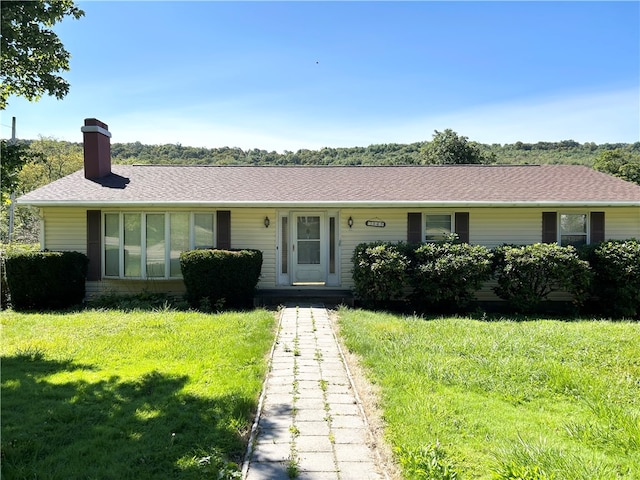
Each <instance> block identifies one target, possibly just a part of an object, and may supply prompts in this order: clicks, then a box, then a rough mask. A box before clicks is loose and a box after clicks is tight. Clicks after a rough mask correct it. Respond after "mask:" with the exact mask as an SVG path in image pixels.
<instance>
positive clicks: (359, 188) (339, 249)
mask: <svg viewBox="0 0 640 480" xmlns="http://www.w3.org/2000/svg"><path fill="white" fill-rule="evenodd" d="M82 132H83V134H84V152H85V153H84V155H85V158H84V170H83V171H78V172H76V173H73V174H71V175H69V176H67V177H64V178H62V179H59V180H56V181H55V182H52V183H50V184H49V185H46V186H43V187H41V188H38V189H37V190H34V191H32V192H30V193H28V194H26V195H24V196H22V197H21V198H20V199H19V200H18V202H19V204H21V205H30V206H32V207H35V208H38V209H39V214H40V219H41V234H40V235H41V238H40V242H41V247H42V248H43V249H49V250H63V251H64V250H75V251H78V252H83V253H86V254H87V255H88V256H89V259H90V265H89V274H88V280H87V292H88V294H94V293H96V292H105V291H120V292H129V293H130V292H135V291H140V290H147V291H166V292H172V293H177V292H181V291H183V290H184V286H183V283H182V280H181V272H180V264H179V255H180V252H181V251H184V250H190V249H195V248H212V247H215V248H232V249H241V248H254V249H259V250H261V251H262V252H263V259H264V261H263V267H262V275H261V278H260V282H259V284H258V288H259V289H282V290H286V289H290V290H295V289H301V288H310V289H311V288H313V289H345V290H347V289H350V288H351V287H352V285H353V281H352V271H351V270H352V268H351V257H352V254H353V251H354V248H355V246H356V245H358V244H359V243H361V242H371V241H377V240H384V241H393V242H395V241H408V242H422V241H431V240H438V239H441V238H443V236H444V235H446V234H450V233H452V232H455V233H456V234H457V235H458V236H459V238H460V239H461V240H463V241H465V242H469V243H471V244H479V245H485V246H488V247H495V246H498V245H501V244H504V243H510V244H533V243H537V242H557V243H559V244H575V245H579V244H585V243H593V242H598V241H601V240H605V239H627V238H631V237H635V238H640V186H639V185H635V184H633V183H630V182H626V181H623V180H621V179H619V178H615V177H612V176H609V175H606V174H604V173H600V172H597V171H595V170H592V169H590V168H588V167H585V166H577V165H446V166H434V165H429V166H194V165H188V166H180V165H174V166H165V165H162V166H160V165H111V158H110V137H111V134H110V133H109V131H108V127H107V125H106V124H104V123H102V122H100V121H98V120H96V119H87V120H85V125H84V126H83V127H82Z"/></svg>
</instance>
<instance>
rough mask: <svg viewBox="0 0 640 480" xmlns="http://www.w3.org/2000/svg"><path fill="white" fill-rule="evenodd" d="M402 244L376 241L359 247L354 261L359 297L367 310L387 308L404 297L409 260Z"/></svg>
mask: <svg viewBox="0 0 640 480" xmlns="http://www.w3.org/2000/svg"><path fill="white" fill-rule="evenodd" d="M406 249H407V247H406V246H405V245H404V244H402V243H388V242H373V243H361V244H359V245H358V246H356V248H355V250H354V252H353V256H352V257H351V262H352V264H353V283H354V289H355V293H356V296H357V297H358V298H359V299H360V301H361V302H362V303H363V304H364V305H365V306H368V307H387V306H389V305H391V304H392V303H393V302H394V301H396V300H398V299H399V298H401V297H402V296H403V293H404V289H405V287H406V285H407V269H408V267H409V259H408V258H407V256H406V255H405V254H404V253H403V252H404V251H405V250H406Z"/></svg>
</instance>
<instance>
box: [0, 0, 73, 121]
mask: <svg viewBox="0 0 640 480" xmlns="http://www.w3.org/2000/svg"><path fill="white" fill-rule="evenodd" d="M83 15H84V12H83V11H82V10H80V9H79V8H77V7H76V6H75V5H74V3H73V1H72V0H37V1H4V2H0V16H1V17H0V18H1V20H0V38H1V41H0V71H1V73H0V79H1V81H2V84H1V85H0V110H4V109H5V108H6V107H7V101H8V98H9V96H10V95H18V96H22V97H25V98H27V99H28V100H29V101H34V100H38V99H40V97H42V95H43V94H45V93H46V94H48V95H52V96H55V97H56V98H58V99H62V98H63V97H64V96H65V95H66V94H67V93H68V92H69V83H68V82H67V81H66V80H64V78H62V77H61V76H60V75H58V73H59V72H60V71H68V70H69V58H70V55H69V52H67V50H65V48H64V45H62V42H61V41H60V39H59V38H58V36H57V35H56V34H55V33H54V32H53V30H52V29H51V27H53V26H54V25H55V24H56V23H58V22H60V21H61V20H62V19H64V18H65V17H66V16H73V17H74V18H76V19H77V18H80V17H81V16H83Z"/></svg>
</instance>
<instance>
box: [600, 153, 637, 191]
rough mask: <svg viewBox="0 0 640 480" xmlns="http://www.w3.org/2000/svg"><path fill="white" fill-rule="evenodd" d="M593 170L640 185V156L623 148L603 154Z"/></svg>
mask: <svg viewBox="0 0 640 480" xmlns="http://www.w3.org/2000/svg"><path fill="white" fill-rule="evenodd" d="M593 168H595V169H596V170H598V171H599V172H604V173H608V174H609V175H614V176H616V177H620V178H622V179H624V180H627V181H629V182H633V183H637V184H638V185H640V155H638V154H636V153H632V152H629V151H626V150H623V149H621V148H616V149H614V150H607V151H605V152H602V153H601V154H600V155H598V157H597V158H596V159H595V161H594V163H593Z"/></svg>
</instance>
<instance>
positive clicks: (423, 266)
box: [410, 242, 492, 312]
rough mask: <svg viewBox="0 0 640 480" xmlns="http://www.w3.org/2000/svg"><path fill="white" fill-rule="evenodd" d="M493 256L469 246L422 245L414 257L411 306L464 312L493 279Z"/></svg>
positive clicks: (450, 243)
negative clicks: (484, 284) (486, 283)
mask: <svg viewBox="0 0 640 480" xmlns="http://www.w3.org/2000/svg"><path fill="white" fill-rule="evenodd" d="M491 258H492V254H491V252H490V251H489V249H488V248H486V247H483V246H480V245H469V244H468V243H453V242H438V243H424V244H422V245H419V246H418V247H417V248H416V249H415V252H414V253H413V256H412V262H411V263H412V265H411V274H410V284H411V286H412V287H413V292H412V294H411V304H412V307H413V308H415V309H416V310H421V311H429V310H437V311H447V312H451V311H461V310H464V309H466V308H468V306H469V304H470V303H471V302H472V301H473V300H474V298H475V292H476V291H477V290H479V289H480V287H482V284H483V283H484V282H486V281H487V280H489V279H490V278H491V273H492V262H491Z"/></svg>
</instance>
